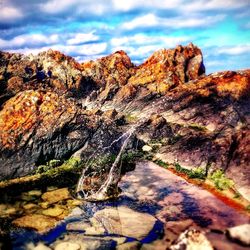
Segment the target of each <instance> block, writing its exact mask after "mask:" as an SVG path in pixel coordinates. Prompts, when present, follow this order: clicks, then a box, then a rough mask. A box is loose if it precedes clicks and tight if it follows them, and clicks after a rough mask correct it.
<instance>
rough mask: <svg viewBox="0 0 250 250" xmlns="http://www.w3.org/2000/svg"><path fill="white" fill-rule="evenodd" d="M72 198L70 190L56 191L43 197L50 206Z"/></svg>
mask: <svg viewBox="0 0 250 250" xmlns="http://www.w3.org/2000/svg"><path fill="white" fill-rule="evenodd" d="M69 198H70V193H69V190H68V188H60V189H57V190H54V191H49V192H46V193H44V194H43V195H42V199H43V200H44V201H46V202H48V203H49V204H53V203H57V202H58V201H62V200H67V199H69Z"/></svg>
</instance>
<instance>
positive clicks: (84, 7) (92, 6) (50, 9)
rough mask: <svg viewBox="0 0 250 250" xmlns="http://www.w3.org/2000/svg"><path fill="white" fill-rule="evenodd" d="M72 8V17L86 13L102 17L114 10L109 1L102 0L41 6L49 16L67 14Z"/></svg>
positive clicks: (56, 0)
mask: <svg viewBox="0 0 250 250" xmlns="http://www.w3.org/2000/svg"><path fill="white" fill-rule="evenodd" d="M71 8H74V12H73V13H72V12H70V14H71V15H72V16H75V14H78V15H79V14H84V13H86V14H96V15H101V14H103V13H104V12H107V11H108V10H110V9H112V5H110V3H109V1H102V0H95V1H93V0H51V1H48V2H47V3H45V4H44V3H43V4H40V9H41V11H44V12H46V13H49V14H58V13H63V12H67V11H69V9H71Z"/></svg>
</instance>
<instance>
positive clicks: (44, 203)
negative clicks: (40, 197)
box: [39, 202, 50, 209]
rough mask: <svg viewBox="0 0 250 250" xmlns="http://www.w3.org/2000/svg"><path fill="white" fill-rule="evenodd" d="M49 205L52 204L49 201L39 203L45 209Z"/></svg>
mask: <svg viewBox="0 0 250 250" xmlns="http://www.w3.org/2000/svg"><path fill="white" fill-rule="evenodd" d="M49 205H50V204H49V203H48V202H40V203H39V206H40V207H41V208H43V209H45V208H48V207H49Z"/></svg>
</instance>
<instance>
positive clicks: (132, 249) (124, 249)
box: [116, 241, 141, 250]
mask: <svg viewBox="0 0 250 250" xmlns="http://www.w3.org/2000/svg"><path fill="white" fill-rule="evenodd" d="M140 246H141V243H140V242H138V241H133V242H127V243H124V244H121V245H119V246H117V247H116V249H117V250H138V249H140Z"/></svg>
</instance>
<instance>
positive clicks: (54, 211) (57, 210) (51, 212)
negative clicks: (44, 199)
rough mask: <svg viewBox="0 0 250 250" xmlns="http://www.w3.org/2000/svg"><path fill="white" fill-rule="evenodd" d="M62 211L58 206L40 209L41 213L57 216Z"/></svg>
mask: <svg viewBox="0 0 250 250" xmlns="http://www.w3.org/2000/svg"><path fill="white" fill-rule="evenodd" d="M63 212H64V210H63V209H62V208H60V207H53V208H48V209H46V210H43V211H42V214H44V215H48V216H52V217H57V216H59V215H61V214H62V213H63Z"/></svg>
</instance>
